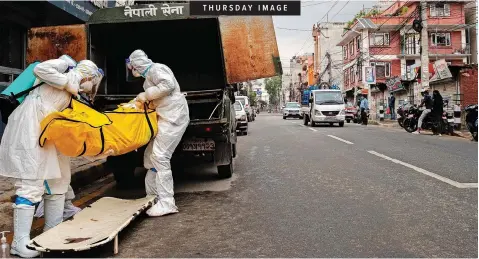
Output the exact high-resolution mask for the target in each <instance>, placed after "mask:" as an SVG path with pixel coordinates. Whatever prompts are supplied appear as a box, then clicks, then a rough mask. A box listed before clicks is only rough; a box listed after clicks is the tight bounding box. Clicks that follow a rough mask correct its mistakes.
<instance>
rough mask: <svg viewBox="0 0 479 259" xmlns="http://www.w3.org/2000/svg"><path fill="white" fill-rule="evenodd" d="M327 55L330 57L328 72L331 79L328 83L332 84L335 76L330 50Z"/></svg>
mask: <svg viewBox="0 0 479 259" xmlns="http://www.w3.org/2000/svg"><path fill="white" fill-rule="evenodd" d="M326 57H327V58H328V74H329V80H328V83H329V85H331V84H332V78H333V70H332V69H333V62H332V61H331V55H330V54H329V52H326Z"/></svg>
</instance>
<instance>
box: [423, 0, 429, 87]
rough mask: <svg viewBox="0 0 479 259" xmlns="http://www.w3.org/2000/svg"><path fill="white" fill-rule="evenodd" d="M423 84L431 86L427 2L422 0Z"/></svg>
mask: <svg viewBox="0 0 479 259" xmlns="http://www.w3.org/2000/svg"><path fill="white" fill-rule="evenodd" d="M421 21H422V30H421V86H422V88H426V87H429V37H428V35H427V2H426V0H421Z"/></svg>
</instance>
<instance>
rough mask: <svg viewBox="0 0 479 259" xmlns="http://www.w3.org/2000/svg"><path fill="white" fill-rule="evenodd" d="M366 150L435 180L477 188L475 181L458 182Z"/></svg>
mask: <svg viewBox="0 0 479 259" xmlns="http://www.w3.org/2000/svg"><path fill="white" fill-rule="evenodd" d="M368 152H369V153H370V154H372V155H375V156H378V157H380V158H383V159H386V160H389V161H391V162H393V163H396V164H400V165H403V166H405V167H408V168H410V169H413V170H414V171H416V172H419V173H421V174H424V175H427V176H430V177H432V178H434V179H437V180H439V181H441V182H444V183H447V184H449V185H452V186H454V187H457V188H477V183H459V182H456V181H454V180H451V179H449V178H446V177H444V176H440V175H438V174H435V173H432V172H429V171H427V170H425V169H422V168H419V167H417V166H414V165H411V164H408V163H406V162H403V161H400V160H397V159H394V158H391V157H388V156H386V155H383V154H380V153H378V152H376V151H372V150H370V151H368Z"/></svg>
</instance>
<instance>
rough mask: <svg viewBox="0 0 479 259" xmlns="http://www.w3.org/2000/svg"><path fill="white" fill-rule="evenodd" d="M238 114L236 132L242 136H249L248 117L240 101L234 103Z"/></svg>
mask: <svg viewBox="0 0 479 259" xmlns="http://www.w3.org/2000/svg"><path fill="white" fill-rule="evenodd" d="M234 108H235V113H236V130H237V131H238V132H240V133H241V134H242V135H248V116H247V115H246V110H245V109H244V106H243V104H241V102H240V101H236V102H235V103H234Z"/></svg>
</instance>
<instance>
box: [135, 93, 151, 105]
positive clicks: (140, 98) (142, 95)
mask: <svg viewBox="0 0 479 259" xmlns="http://www.w3.org/2000/svg"><path fill="white" fill-rule="evenodd" d="M135 99H136V100H137V101H138V102H141V103H145V102H146V101H148V100H147V99H146V93H145V92H142V93H140V94H138V96H137V97H136V98H135Z"/></svg>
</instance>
